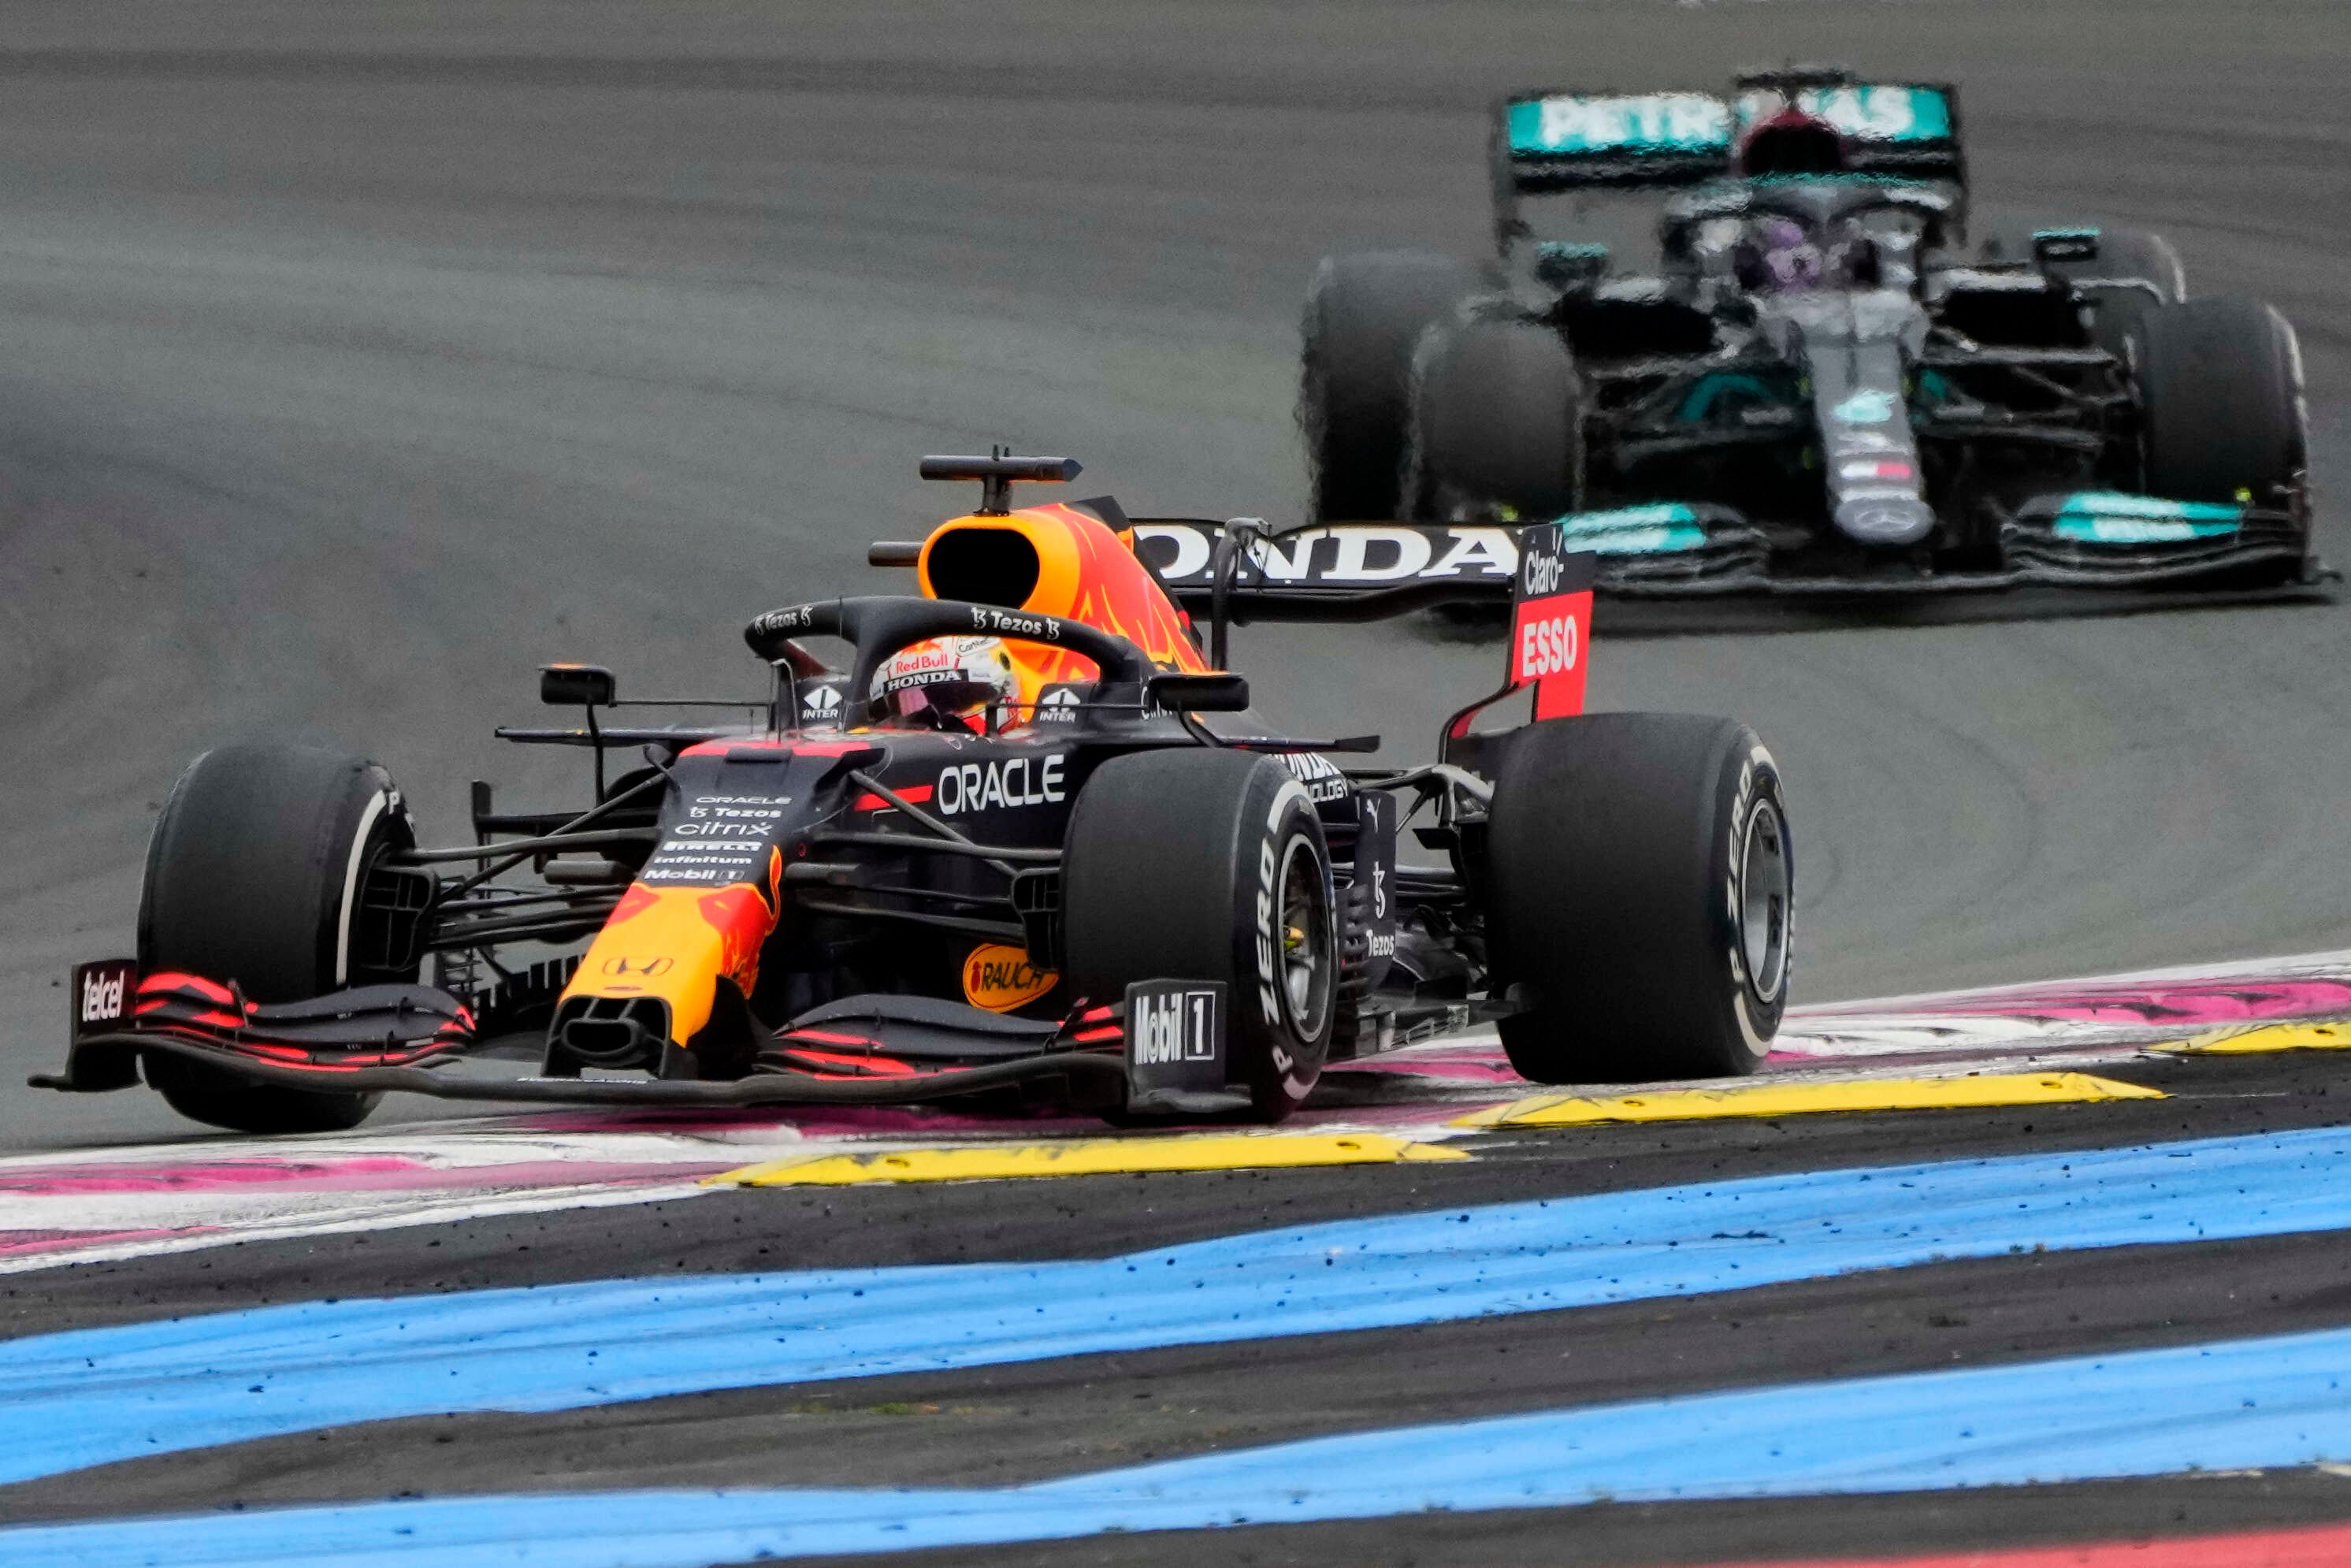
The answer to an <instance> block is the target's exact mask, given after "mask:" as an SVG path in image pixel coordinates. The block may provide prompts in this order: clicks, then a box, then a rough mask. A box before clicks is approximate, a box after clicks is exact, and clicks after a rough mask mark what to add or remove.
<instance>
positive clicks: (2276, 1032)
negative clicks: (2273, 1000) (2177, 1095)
mask: <svg viewBox="0 0 2351 1568" xmlns="http://www.w3.org/2000/svg"><path fill="white" fill-rule="evenodd" d="M2156 1049H2157V1050H2158V1051H2179V1052H2180V1053H2181V1054H2183V1055H2193V1056H2257V1055H2260V1054H2262V1052H2265V1051H2346V1050H2351V1023H2346V1022H2345V1021H2343V1020H2342V1019H2335V1020H2334V1021H2333V1022H2329V1023H2311V1022H2306V1021H2296V1022H2294V1023H2261V1024H2241V1025H2238V1026H2237V1027H2235V1028H2232V1029H2216V1030H2210V1032H2208V1033H2204V1034H2199V1035H2197V1036H2196V1037H2195V1038H2193V1039H2191V1040H2181V1041H2180V1042H2179V1043H2178V1044H2176V1045H2162V1046H2158V1047H2156Z"/></svg>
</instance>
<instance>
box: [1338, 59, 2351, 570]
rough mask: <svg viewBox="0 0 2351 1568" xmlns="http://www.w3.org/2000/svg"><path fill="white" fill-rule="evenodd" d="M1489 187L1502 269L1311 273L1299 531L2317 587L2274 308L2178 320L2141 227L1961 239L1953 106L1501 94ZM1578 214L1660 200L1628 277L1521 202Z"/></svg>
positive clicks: (1767, 560) (1962, 210)
mask: <svg viewBox="0 0 2351 1568" xmlns="http://www.w3.org/2000/svg"><path fill="white" fill-rule="evenodd" d="M1493 179H1494V191H1495V201H1496V214H1497V222H1496V230H1497V235H1498V240H1499V263H1498V264H1496V265H1493V266H1490V267H1487V268H1485V269H1483V270H1478V269H1472V268H1470V267H1464V266H1461V265H1459V264H1458V263H1456V262H1453V261H1450V260H1447V259H1445V258H1442V257H1437V256H1419V255H1404V254H1368V255H1353V256H1333V257H1330V258H1328V259H1326V260H1325V261H1324V262H1323V263H1322V267H1321V269H1320V271H1319V272H1318V273H1317V275H1316V277H1315V278H1314V282H1313V285H1312V287H1311V292H1310V295H1309V298H1308V302H1307V307H1306V315H1305V325H1304V345H1303V381H1302V386H1301V402H1300V422H1301V425H1302V427H1303V429H1304V432H1305V434H1306V438H1307V444H1308V448H1309V457H1310V464H1311V468H1312V472H1313V477H1314V497H1313V508H1314V512H1315V515H1316V517H1318V519H1320V520H1322V521H1342V520H1348V519H1403V520H1406V521H1409V522H1414V523H1417V524H1422V525H1429V524H1450V523H1470V524H1477V523H1489V522H1495V521H1501V522H1516V521H1522V520H1530V519H1552V518H1556V519H1558V520H1559V522H1560V524H1561V526H1562V528H1563V529H1564V530H1565V531H1566V534H1567V538H1568V539H1569V542H1570V544H1571V545H1573V546H1580V547H1582V548H1587V549H1592V550H1593V551H1595V552H1596V553H1598V554H1599V556H1600V558H1601V569H1600V587H1601V588H1602V590H1603V591H1611V592H1616V593H1623V594H1647V595H1662V594H1709V593H1724V592H1756V591H1761V592H1774V591H1777V592H1795V593H1806V592H1821V591H1835V592H1856V591H1920V590H1927V591H1933V590H1949V589H1966V588H1996V587H2004V586H2008V585H2011V584H2015V583H2020V582H2047V583H2059V584H2069V585H2094V584H2144V583H2159V582H2170V581H2178V580H2191V579H2192V580H2199V581H2202V582H2207V583H2224V584H2231V585H2237V586H2253V585H2275V584H2280V583H2298V582H2309V581H2314V580H2317V579H2318V578H2319V577H2320V575H2321V574H2322V569H2321V568H2320V567H2319V565H2318V563H2317V561H2316V560H2315V559H2314V557H2313V555H2312V552H2311V528H2310V503H2309V489H2308V483H2307V473H2306V469H2307V461H2306V456H2305V447H2306V442H2305V438H2304V407H2303V387H2302V366H2301V358H2300V352H2299V350H2298V349H2297V347H2296V343H2295V339H2294V330H2293V329H2292V328H2291V327H2290V326H2288V325H2287V323H2286V321H2285V319H2284V318H2283V316H2281V315H2280V314H2279V313H2278V312H2277V311H2276V310H2274V309H2273V308H2270V307H2269V306H2266V305H2263V304H2261V303H2259V302H2257V301H2254V300H2251V299H2244V298H2231V297H2218V298H2196V299H2190V298H2186V289H2185V280H2184V277H2183V275H2182V271H2181V268H2180V266H2179V257H2178V256H2177V255H2176V253H2175V252H2174V251H2173V250H2172V248H2171V247H2170V246H2169V245H2168V244H2167V243H2165V242H2164V241H2163V240H2162V239H2161V238H2160V237H2158V236H2156V235H2146V234H2139V233H2134V232H2130V231H2125V230H2117V229H2104V230H2101V229H2098V228H2092V227H2070V228H2058V229H2044V230H2041V231H2038V232H2036V233H2033V234H2032V235H2029V236H2026V235H1994V236H1991V237H1990V238H1988V239H1986V240H1984V241H1983V242H1982V244H1981V245H1980V246H1979V247H1978V248H1977V249H1976V250H1974V251H1972V252H1970V251H1969V250H1968V249H1967V248H1966V241H1967V237H1968V236H1967V204H1968V185H1967V168H1966V162H1965V160H1964V156H1963V152H1962V148H1961V141H1960V125H1959V97H1958V93H1957V91H1956V89H1952V88H1950V87H1949V86H1942V85H1928V84H1917V83H1866V82H1861V81H1857V80H1855V78H1853V77H1852V76H1851V75H1850V74H1849V73H1846V72H1844V71H1841V70H1828V69H1797V70H1788V71H1778V72H1770V73H1763V74H1759V75H1754V76H1750V77H1745V78H1740V80H1739V82H1738V83H1737V86H1736V89H1735V90H1734V91H1733V93H1732V94H1731V95H1730V96H1729V97H1727V98H1717V97H1713V96H1710V95H1706V94H1699V93H1683V92H1671V93H1655V94H1648V95H1645V96H1637V97H1623V96H1612V95H1604V94H1593V93H1577V92H1540V93H1530V94H1525V95H1521V96H1519V97H1514V98H1511V99H1507V100H1505V101H1504V102H1503V103H1502V104H1501V105H1500V106H1499V108H1498V110H1497V111H1496V115H1495V120H1494V131H1493ZM1608 191H1614V192H1619V193H1623V192H1635V193H1638V192H1646V191H1657V192H1672V193H1673V194H1670V195H1669V196H1667V198H1666V199H1665V200H1664V203H1663V215H1662V218H1661V220H1660V221H1659V223H1658V226H1657V236H1658V241H1659V262H1658V265H1657V268H1656V271H1654V272H1637V271H1628V270H1623V269H1620V267H1618V265H1617V263H1616V258H1615V257H1614V256H1612V255H1611V253H1610V251H1609V248H1608V247H1607V246H1602V245H1596V244H1593V243H1590V242H1589V241H1588V240H1577V239H1574V238H1572V237H1571V238H1567V239H1549V240H1545V239H1541V238H1539V237H1538V236H1537V233H1536V226H1535V222H1534V217H1533V215H1532V209H1533V205H1534V204H1531V202H1530V198H1534V197H1540V196H1544V195H1552V194H1559V193H1566V194H1569V195H1571V196H1573V197H1575V198H1576V199H1577V200H1578V201H1579V202H1588V201H1591V200H1593V199H1595V197H1596V193H1603V192H1608ZM1552 205H1553V206H1555V205H1556V204H1552ZM1546 210H1548V209H1546ZM1322 556H1323V558H1324V559H1323V560H1322V561H1321V562H1318V563H1316V565H1315V569H1314V570H1315V575H1316V576H1317V578H1318V579H1319V578H1322V577H1330V578H1332V580H1333V581H1334V583H1335V582H1336V581H1338V580H1339V574H1336V573H1335V572H1334V570H1333V568H1335V566H1336V564H1337V563H1336V560H1335V549H1331V548H1326V549H1323V550H1322Z"/></svg>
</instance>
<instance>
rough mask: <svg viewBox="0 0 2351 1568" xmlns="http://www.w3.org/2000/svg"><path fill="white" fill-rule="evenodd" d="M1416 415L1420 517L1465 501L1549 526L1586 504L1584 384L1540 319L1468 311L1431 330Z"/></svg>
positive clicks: (1411, 491) (1412, 486) (1417, 385)
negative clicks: (1498, 509)
mask: <svg viewBox="0 0 2351 1568" xmlns="http://www.w3.org/2000/svg"><path fill="white" fill-rule="evenodd" d="M1505 304H1506V302H1501V301H1498V302H1497V306H1498V307H1500V306H1504V305H1505ZM1412 413H1413V451H1412V461H1411V464H1410V469H1409V476H1408V480H1407V484H1408V489H1407V496H1408V498H1409V499H1410V502H1411V505H1412V510H1413V515H1414V516H1416V517H1425V518H1428V519H1431V520H1437V521H1442V520H1445V518H1446V517H1447V516H1448V515H1449V514H1450V513H1451V512H1452V511H1453V509H1454V508H1455V507H1458V506H1461V505H1464V504H1466V505H1468V506H1469V507H1472V508H1485V507H1498V508H1501V509H1502V510H1503V515H1504V516H1505V517H1513V518H1516V519H1519V520H1523V521H1527V522H1544V521H1548V520H1549V519H1551V518H1552V517H1559V516H1560V515H1562V513H1566V512H1573V511H1574V510H1575V509H1576V508H1577V507H1579V506H1580V505H1581V504H1582V500H1583V382H1582V381H1581V380H1580V379H1579V378H1578V377H1577V375H1576V373H1575V361H1574V359H1573V356H1572V355H1570V354H1569V352H1568V350H1567V344H1566V342H1565V341H1564V340H1562V338H1561V337H1560V335H1559V334H1558V333H1557V332H1556V331H1554V330H1552V329H1551V328H1549V327H1546V326H1544V325H1542V324H1541V322H1537V321H1531V320H1528V319H1525V318H1523V317H1520V316H1517V315H1511V314H1501V313H1499V311H1498V312H1497V313H1491V314H1478V315H1469V314H1465V315H1464V316H1463V317H1461V318H1460V319H1457V320H1456V321H1454V322H1452V323H1451V324H1450V325H1448V326H1446V327H1443V328H1440V329H1436V330H1433V331H1430V332H1428V333H1426V334H1424V335H1423V337H1422V338H1421V342H1420V351H1419V354H1418V356H1417V357H1416V360H1415V361H1414V364H1413V388H1412Z"/></svg>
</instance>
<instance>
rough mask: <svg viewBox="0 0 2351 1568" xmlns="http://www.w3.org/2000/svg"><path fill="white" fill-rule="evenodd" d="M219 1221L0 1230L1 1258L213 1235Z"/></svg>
mask: <svg viewBox="0 0 2351 1568" xmlns="http://www.w3.org/2000/svg"><path fill="white" fill-rule="evenodd" d="M220 1229H221V1227H219V1226H216V1225H190V1226H184V1227H183V1228H179V1229H176V1230H172V1229H165V1230H0V1258H17V1257H29V1256H31V1255H32V1254H34V1253H36V1252H71V1251H75V1250H78V1249H81V1248H84V1247H105V1246H108V1245H110V1244H111V1243H114V1242H117V1241H154V1240H159V1239H163V1238H165V1237H173V1236H212V1235H217V1234H218V1233H219V1232H220Z"/></svg>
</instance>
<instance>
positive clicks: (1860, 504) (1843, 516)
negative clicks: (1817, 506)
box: [1836, 496, 1935, 549]
mask: <svg viewBox="0 0 2351 1568" xmlns="http://www.w3.org/2000/svg"><path fill="white" fill-rule="evenodd" d="M1836 526H1837V531H1838V532H1839V533H1841V534H1843V535H1844V537H1845V538H1849V539H1851V540H1853V541H1854V542H1855V544H1864V545H1869V546H1872V547H1874V548H1876V549H1900V548H1902V547H1903V546H1905V545H1915V544H1917V542H1918V541H1919V540H1920V539H1923V538H1926V537H1927V536H1928V534H1929V533H1932V532H1933V531H1934V528H1935V511H1934V508H1933V507H1929V506H1928V505H1927V503H1926V502H1924V501H1922V500H1920V499H1918V497H1916V496H1856V497H1852V498H1851V499H1849V500H1844V501H1841V502H1839V503H1838V504H1837V509H1836Z"/></svg>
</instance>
